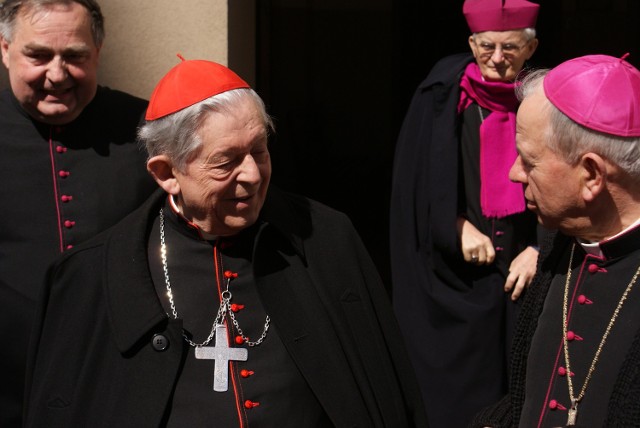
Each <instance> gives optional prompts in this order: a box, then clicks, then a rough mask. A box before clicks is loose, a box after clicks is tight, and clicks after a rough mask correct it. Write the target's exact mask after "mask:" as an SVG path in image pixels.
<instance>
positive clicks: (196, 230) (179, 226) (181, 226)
mask: <svg viewBox="0 0 640 428" xmlns="http://www.w3.org/2000/svg"><path fill="white" fill-rule="evenodd" d="M164 212H165V213H168V214H165V215H166V219H167V224H169V225H171V227H172V228H173V229H175V230H177V231H178V232H180V233H181V234H182V235H185V236H187V237H189V238H191V239H196V240H198V241H209V242H214V241H216V240H220V241H221V242H227V243H230V242H233V241H237V240H240V239H243V238H244V237H246V236H255V235H256V231H257V230H258V229H259V227H260V226H259V223H261V222H260V220H258V222H256V224H254V225H252V226H249V227H247V228H246V229H243V230H241V231H240V232H238V233H237V234H236V235H232V236H222V237H220V236H216V235H212V234H208V233H205V232H204V231H203V230H202V229H201V228H200V227H199V226H198V225H197V224H195V223H193V222H191V221H189V220H188V219H187V218H186V217H185V216H184V215H182V213H181V212H180V209H179V208H178V205H177V204H176V203H175V200H174V199H173V196H172V195H168V196H167V199H166V200H165V204H164Z"/></svg>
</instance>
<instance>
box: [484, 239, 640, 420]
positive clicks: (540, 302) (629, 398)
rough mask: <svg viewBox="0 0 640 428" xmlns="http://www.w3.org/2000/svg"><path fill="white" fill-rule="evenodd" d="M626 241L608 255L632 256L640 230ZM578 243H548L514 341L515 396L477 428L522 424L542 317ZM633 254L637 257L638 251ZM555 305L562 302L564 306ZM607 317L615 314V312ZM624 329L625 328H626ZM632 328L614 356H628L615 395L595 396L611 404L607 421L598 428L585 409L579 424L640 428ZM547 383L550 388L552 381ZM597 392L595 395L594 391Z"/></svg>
mask: <svg viewBox="0 0 640 428" xmlns="http://www.w3.org/2000/svg"><path fill="white" fill-rule="evenodd" d="M622 238H623V239H616V240H615V241H612V242H610V243H609V247H608V248H607V246H603V252H604V254H605V257H608V258H614V257H615V258H619V257H623V254H624V253H625V252H626V253H627V255H628V254H629V251H630V250H631V249H634V248H637V247H638V244H637V242H638V240H639V239H640V228H636V229H635V230H633V231H631V232H630V233H628V234H626V235H625V236H623V237H622ZM572 241H573V239H572V238H570V237H567V236H565V235H562V234H561V233H557V234H551V235H549V237H548V241H546V242H545V243H543V244H542V246H541V254H540V258H539V262H538V272H537V274H536V277H535V278H534V281H533V283H532V284H531V287H530V291H529V293H528V294H527V296H526V298H525V301H524V305H523V308H522V313H521V317H520V319H519V320H518V327H517V330H516V335H515V338H514V346H513V349H512V354H513V358H512V370H511V376H510V382H509V395H507V396H505V397H504V398H503V399H502V400H501V401H500V402H498V403H496V404H494V405H493V406H490V407H487V408H485V409H483V410H482V411H481V412H480V413H479V414H478V415H477V416H476V418H475V420H474V422H473V424H472V426H473V427H485V426H491V427H498V428H500V427H516V426H518V424H519V423H520V419H521V415H522V411H523V406H524V403H525V398H526V395H525V391H526V389H527V385H526V381H527V368H528V363H529V355H530V353H531V344H532V339H533V337H534V336H535V333H536V331H537V329H538V328H539V327H540V325H541V324H540V316H541V314H542V311H543V310H544V308H545V303H547V301H549V300H548V298H550V297H549V296H550V287H551V285H552V283H554V278H556V277H562V276H563V275H565V274H566V268H567V261H568V254H569V251H570V247H571V243H572ZM576 251H578V250H576ZM633 254H637V251H636V252H635V253H633ZM626 261H627V262H629V263H630V264H635V265H636V268H637V262H638V260H637V256H632V257H628V260H626ZM627 273H628V272H627ZM616 275H617V274H616ZM629 279H630V278H629V275H623V278H621V279H620V281H621V282H623V283H624V284H623V285H626V283H627V281H628V280H629ZM554 286H555V285H554ZM632 291H637V290H632ZM618 297H619V296H618ZM555 303H556V304H558V302H555ZM637 306H638V303H637V301H636V303H635V305H634V304H633V303H632V305H631V306H628V307H626V308H623V310H624V311H625V312H626V311H628V312H627V313H629V312H631V314H633V313H637V311H638V309H637ZM604 315H605V316H609V315H610V313H606V314H604ZM622 325H623V326H624V324H622ZM630 328H631V331H626V332H624V333H625V334H627V336H628V337H627V340H626V343H618V344H617V345H614V346H615V348H616V349H614V350H613V352H615V353H622V354H623V355H624V360H623V362H622V365H621V366H620V365H619V364H616V365H615V367H619V370H617V373H614V376H613V378H612V379H611V378H610V379H609V381H612V380H615V383H614V384H613V388H612V393H611V394H610V395H608V394H604V395H602V394H600V393H599V392H600V391H598V390H595V396H592V399H600V400H604V401H605V403H607V411H606V416H605V421H604V423H602V424H596V425H592V424H591V421H590V420H585V419H584V417H583V418H582V419H581V413H580V412H581V410H580V407H579V408H578V409H579V411H578V426H606V427H630V426H640V411H639V406H638V402H639V398H640V394H639V393H640V376H639V373H640V366H639V365H638V363H639V362H640V329H636V328H634V327H630ZM629 337H633V339H632V340H629ZM591 356H592V354H591V355H587V356H586V359H590V357H591ZM599 364H600V365H601V366H600V367H601V369H602V370H605V371H606V368H603V366H602V364H605V365H606V361H604V360H603V361H601V362H600V363H599ZM609 377H611V375H609ZM543 381H544V382H545V384H546V379H544V380H543ZM578 384H579V385H580V386H581V385H582V384H581V383H580V381H578ZM591 393H592V394H593V393H594V390H592V391H591ZM587 394H589V392H587ZM542 405H543V403H539V407H542ZM583 415H584V413H583ZM587 416H588V415H587ZM550 423H551V422H550Z"/></svg>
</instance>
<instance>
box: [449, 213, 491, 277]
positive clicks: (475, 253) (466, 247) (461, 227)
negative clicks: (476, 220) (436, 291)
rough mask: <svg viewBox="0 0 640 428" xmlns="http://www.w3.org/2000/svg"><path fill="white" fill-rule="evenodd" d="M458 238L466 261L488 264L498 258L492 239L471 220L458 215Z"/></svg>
mask: <svg viewBox="0 0 640 428" xmlns="http://www.w3.org/2000/svg"><path fill="white" fill-rule="evenodd" d="M457 228H458V239H459V240H460V248H461V249H462V256H463V257H464V259H465V261H467V262H469V263H473V264H476V265H488V264H491V263H493V260H494V259H495V258H496V250H495V249H494V248H493V244H492V243H491V239H490V238H489V237H488V236H487V235H485V234H484V233H482V232H480V231H479V230H478V229H477V228H476V227H475V226H474V225H473V224H471V222H470V221H469V220H467V219H466V218H464V217H458V221H457Z"/></svg>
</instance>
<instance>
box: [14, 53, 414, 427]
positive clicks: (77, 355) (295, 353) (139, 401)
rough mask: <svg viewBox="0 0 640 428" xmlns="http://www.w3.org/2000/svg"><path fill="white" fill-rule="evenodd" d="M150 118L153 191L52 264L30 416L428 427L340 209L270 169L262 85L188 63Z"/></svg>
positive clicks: (372, 275) (154, 100)
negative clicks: (289, 187) (292, 189)
mask: <svg viewBox="0 0 640 428" xmlns="http://www.w3.org/2000/svg"><path fill="white" fill-rule="evenodd" d="M146 118H147V122H146V124H145V125H144V126H143V127H142V128H141V130H140V138H141V140H142V141H143V142H144V143H145V144H146V146H147V150H148V152H149V160H148V162H147V167H148V170H149V172H150V173H151V175H152V176H153V177H154V179H155V180H156V182H157V183H158V185H159V186H160V187H161V189H160V190H159V191H158V193H157V194H156V195H154V196H152V197H151V198H150V199H149V201H148V202H147V203H145V204H144V205H143V206H142V207H140V209H138V210H136V211H135V212H134V213H133V214H131V215H130V216H128V217H127V218H126V219H124V220H123V221H121V222H120V223H118V224H117V225H116V226H114V227H113V228H112V229H111V230H110V231H108V232H107V233H106V234H104V235H103V236H102V237H101V238H99V239H98V238H96V239H95V240H93V241H92V242H87V243H86V244H85V245H82V246H79V247H76V248H75V249H74V250H73V251H72V252H69V253H68V254H67V255H66V257H64V258H62V259H61V260H59V262H58V263H56V264H55V265H54V267H53V268H52V270H51V271H50V275H49V282H48V287H47V290H46V293H45V295H44V299H43V301H42V302H41V305H40V311H39V315H40V316H39V322H38V324H37V333H36V334H35V337H34V344H35V348H34V349H33V351H34V352H33V356H34V359H33V360H32V361H31V365H30V370H29V379H30V380H31V382H30V388H29V391H28V393H27V395H28V397H29V398H28V408H27V412H26V414H27V415H28V420H27V424H26V426H27V427H49V426H69V427H84V426H93V425H95V421H102V422H103V423H104V424H106V425H108V426H114V427H120V426H131V427H203V426H211V425H215V426H220V427H252V426H258V427H259V426H264V427H280V426H286V427H314V428H321V427H354V426H360V427H389V428H406V427H426V426H427V422H426V417H425V416H424V410H423V407H422V403H421V400H420V392H419V389H418V386H417V383H416V380H415V376H414V375H413V372H412V370H411V366H410V363H409V360H408V357H407V355H406V351H405V349H404V347H403V344H402V339H401V337H400V336H401V335H400V331H399V330H398V327H397V323H396V321H395V319H394V317H393V313H392V310H391V304H390V302H389V300H388V297H387V295H386V291H385V288H384V286H383V285H382V283H381V281H380V278H379V276H378V274H377V272H376V268H375V266H374V265H373V262H372V261H371V259H370V258H369V256H368V254H367V252H366V250H365V248H364V247H363V245H362V242H361V241H360V238H359V237H358V235H357V233H356V231H355V229H354V228H353V226H352V225H351V222H350V221H349V220H348V219H347V217H346V216H345V215H344V214H341V213H338V212H337V211H334V210H332V209H330V208H328V207H326V206H323V205H321V204H319V203H317V202H314V201H312V200H309V199H307V198H304V197H302V196H298V195H292V194H289V193H286V192H283V191H281V190H278V189H277V188H275V187H273V186H270V185H269V179H270V177H271V160H270V157H269V151H268V148H267V140H268V135H269V132H271V131H272V130H273V124H272V121H271V118H270V117H269V116H268V115H267V113H266V111H265V107H264V104H263V102H262V100H261V99H260V97H259V96H258V95H257V94H256V92H254V91H253V90H252V89H251V88H249V86H248V85H247V84H246V83H245V82H244V81H243V80H242V79H241V78H240V77H238V76H237V75H236V74H235V73H233V72H232V71H231V70H229V69H228V68H226V67H224V66H222V65H220V64H217V63H214V62H210V61H204V60H191V61H183V62H181V63H179V64H178V65H177V66H175V67H174V68H173V69H172V70H170V71H169V72H168V73H167V75H166V76H165V77H163V78H162V80H161V81H160V83H159V84H158V85H157V87H156V89H155V90H154V92H153V94H152V96H151V100H150V102H149V108H148V111H147V115H146ZM81 302H85V304H84V306H83V305H81V304H80V303H81ZM63 336H64V337H65V338H63ZM79 362H82V364H79ZM52 403H54V404H53V405H52ZM56 403H61V404H63V405H62V406H56Z"/></svg>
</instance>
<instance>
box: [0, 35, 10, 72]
mask: <svg viewBox="0 0 640 428" xmlns="http://www.w3.org/2000/svg"><path fill="white" fill-rule="evenodd" d="M0 50H1V51H2V63H3V64H4V66H5V67H6V68H7V70H8V69H9V42H7V40H6V39H5V38H4V37H0Z"/></svg>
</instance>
